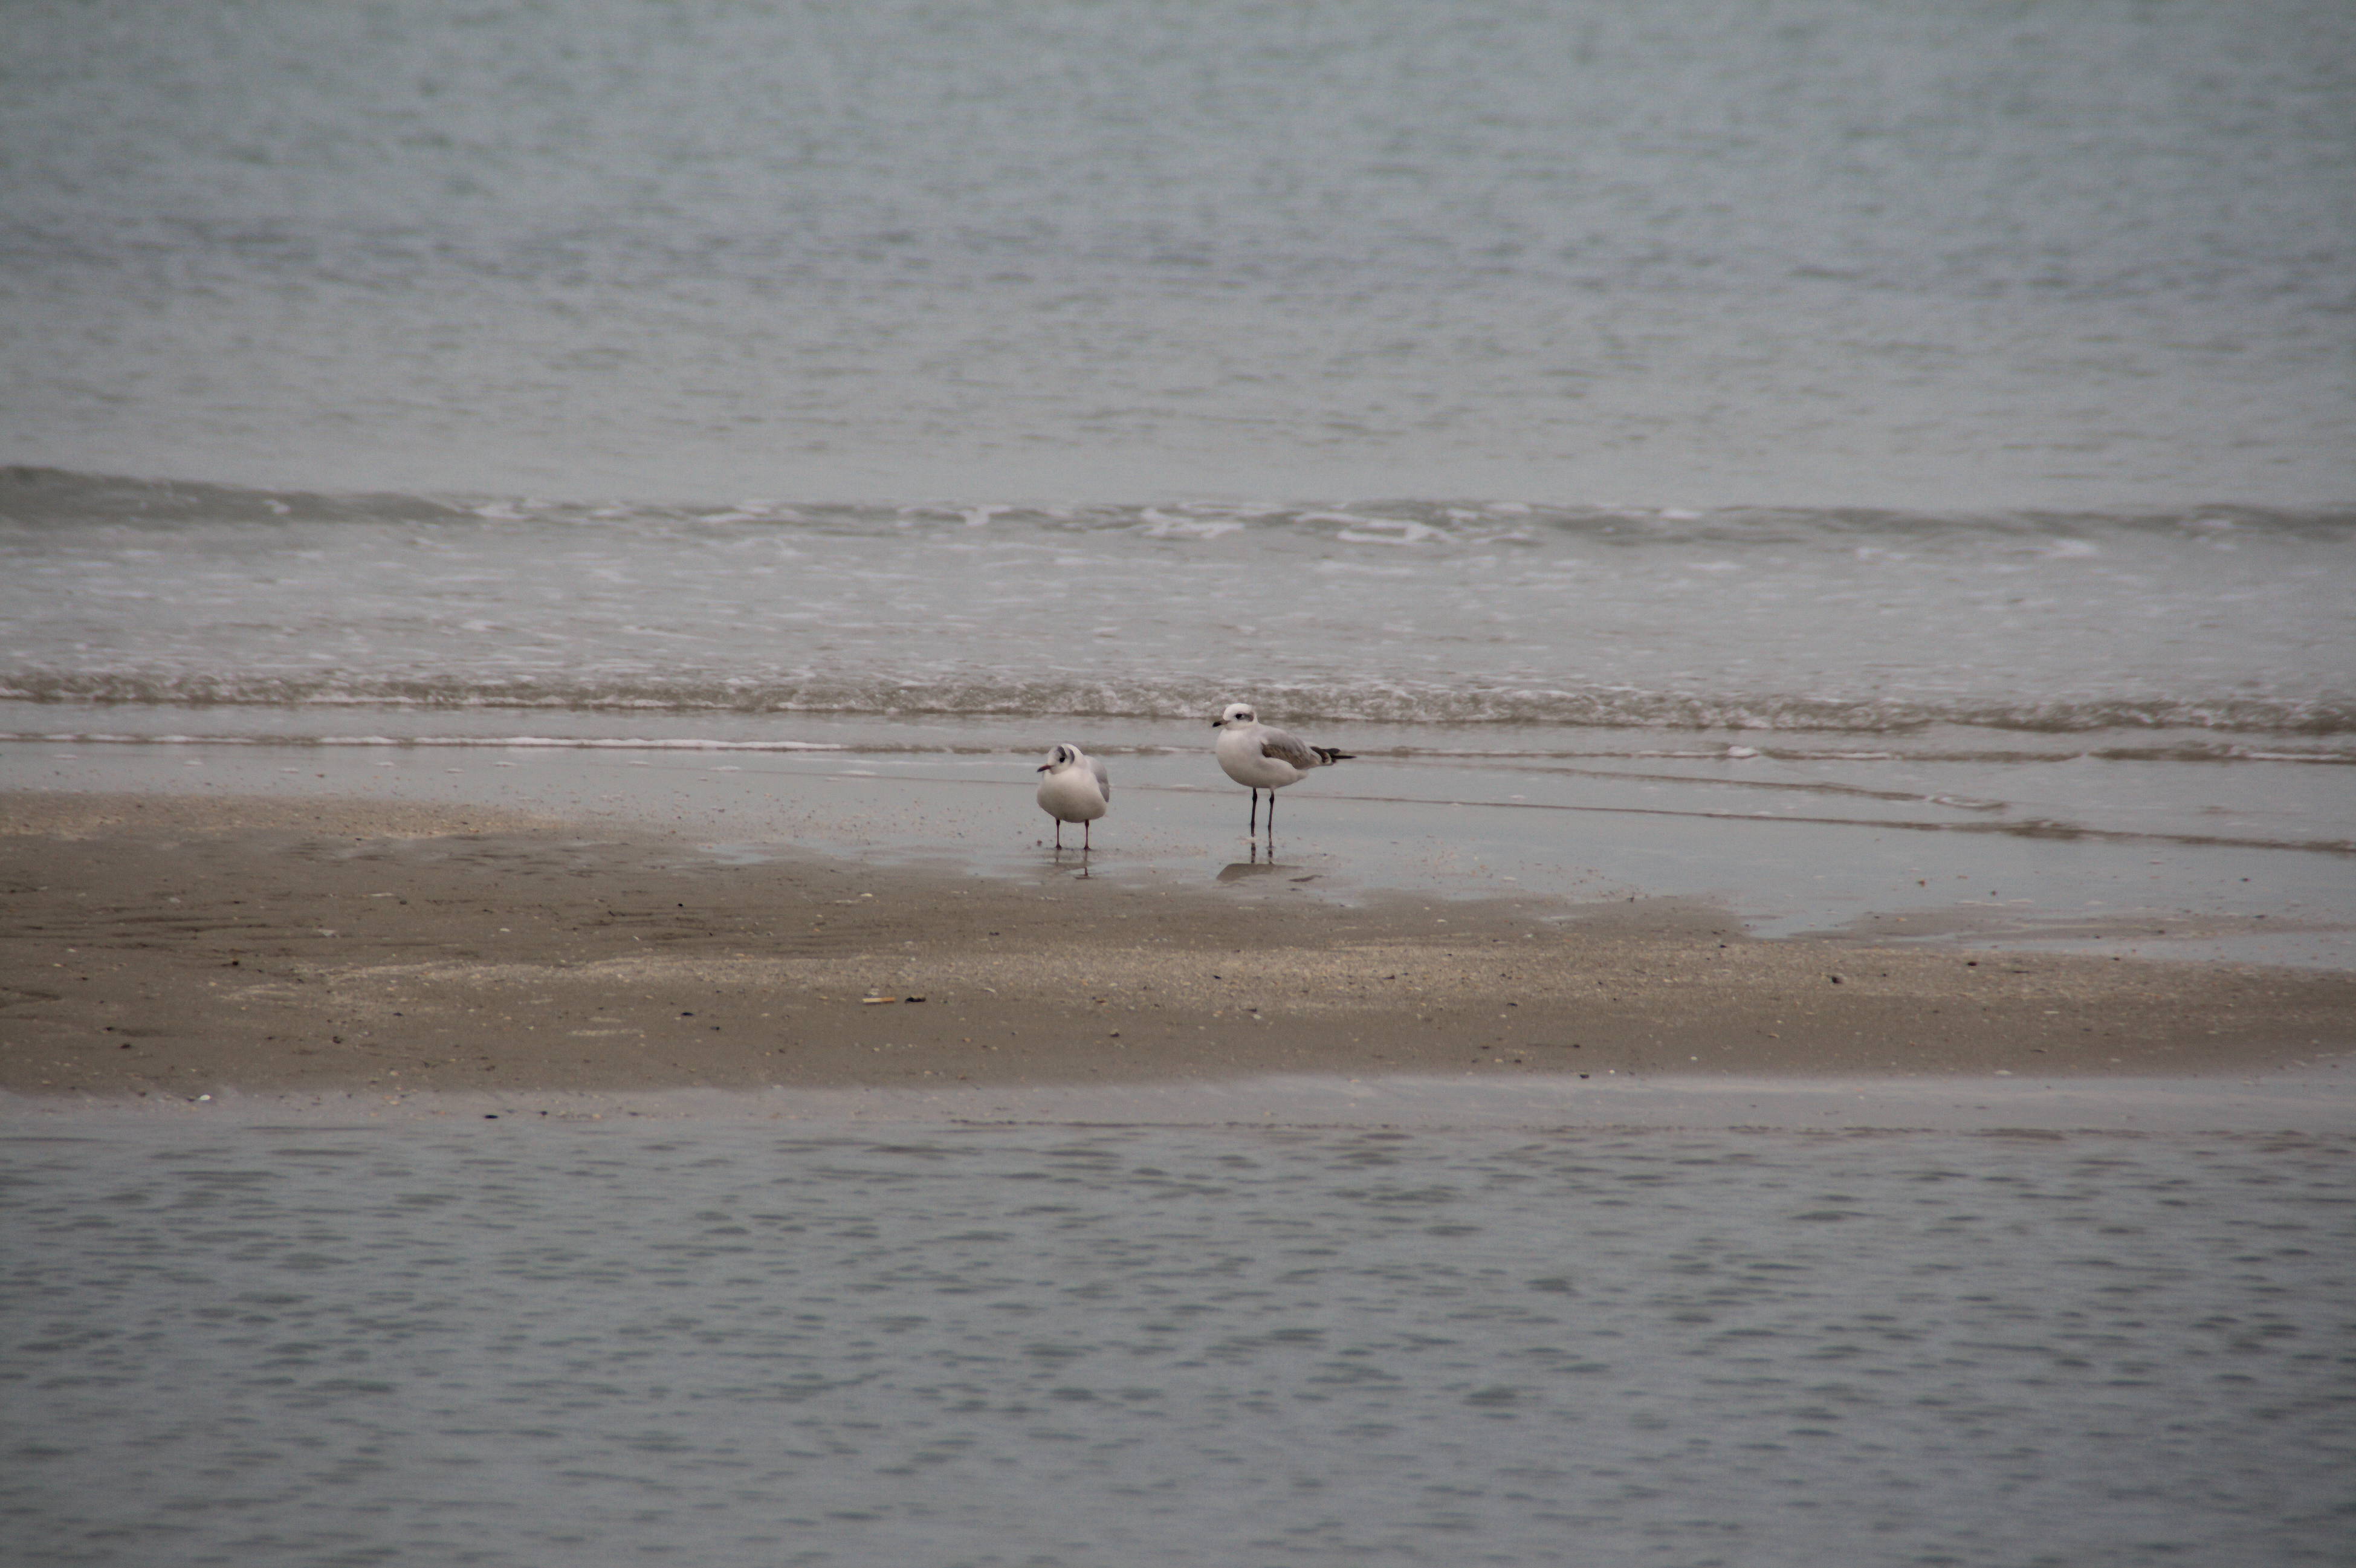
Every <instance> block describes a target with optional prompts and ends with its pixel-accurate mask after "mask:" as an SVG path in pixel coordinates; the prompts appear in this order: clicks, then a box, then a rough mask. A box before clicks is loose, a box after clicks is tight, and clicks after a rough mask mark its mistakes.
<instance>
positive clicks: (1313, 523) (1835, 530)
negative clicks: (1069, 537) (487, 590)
mask: <svg viewBox="0 0 2356 1568" xmlns="http://www.w3.org/2000/svg"><path fill="white" fill-rule="evenodd" d="M91 522H112V523H123V524H133V525H144V526H150V527H158V528H169V527H172V526H175V525H178V524H187V523H193V522H210V523H220V522H251V523H287V524H293V523H304V522H309V523H323V522H325V523H334V522H349V523H380V524H381V523H403V524H412V525H415V524H425V525H432V524H435V523H444V524H451V525H466V526H479V525H483V524H493V525H496V524H501V523H527V522H529V523H555V524H573V525H577V526H580V527H584V528H601V527H602V528H614V527H624V528H626V527H634V526H635V527H646V526H650V525H651V526H657V527H698V528H720V527H774V528H779V529H805V530H813V531H822V532H838V531H839V532H862V533H864V532H877V531H891V532H925V531H929V530H937V531H940V532H945V533H948V532H961V531H964V530H968V529H987V528H1001V529H1005V528H1018V527H1027V528H1032V529H1037V530H1043V531H1049V532H1078V533H1086V532H1121V533H1134V534H1138V535H1141V536H1144V537H1150V538H1153V539H1159V540H1164V541H1173V542H1183V541H1190V540H1191V541H1198V542H1216V541H1218V540H1221V539H1224V538H1226V537H1227V536H1229V535H1232V534H1235V533H1238V532H1247V531H1249V532H1260V533H1269V532H1292V533H1300V534H1303V535H1309V536H1314V537H1318V538H1322V539H1327V540H1332V541H1333V542H1340V543H1344V544H1350V545H1356V546H1363V547H1365V548H1367V549H1369V550H1374V551H1381V552H1385V553H1389V552H1404V553H1413V552H1414V551H1416V550H1419V549H1434V548H1446V547H1451V546H1458V547H1461V546H1468V545H1469V546H1481V547H1494V546H1498V545H1511V544H1513V543H1515V542H1536V541H1537V540H1538V539H1539V538H1541V537H1542V536H1548V535H1555V536H1559V535H1570V536H1576V537H1580V538H1590V539H1593V540H1595V541H1597V542H1606V543H1609V542H1622V543H1629V544H1643V543H1648V542H1672V541H1683V542H1726V543H1730V544H1736V543H1747V544H1776V543H1791V542H1809V541H1817V542H1823V541H1828V540H1832V541H1844V542H1853V543H1854V544H1855V545H1857V546H1858V547H1860V548H1866V549H1872V548H1876V547H1882V548H1902V547H1903V546H1904V545H1906V544H1907V543H1909V542H1923V541H1927V540H1931V539H1934V538H1956V537H1970V536H1982V537H1985V538H1987V539H1991V540H2008V541H2011V542H2018V543H2020V544H2023V545H2025V546H2028V547H2029V548H2031V549H2033V550H2036V551H2037V552H2039V553H2044V554H2048V555H2051V554H2054V553H2059V554H2061V555H2064V556H2067V555H2072V554H2083V553H2088V552H2089V551H2091V550H2092V549H2094V546H2093V545H2092V544H2091V543H2090V542H2088V541H2087V540H2086V539H2085V538H2083V535H2084V534H2086V533H2088V532H2104V531H2110V530H2127V531H2137V532H2141V531H2153V530H2157V531H2162V532H2188V533H2191V534H2194V535H2198V536H2201V537H2208V538H2225V537H2230V536H2231V535H2233V534H2234V533H2236V532H2242V533H2250V534H2255V535H2266V534H2291V535H2297V536H2299V537H2303V538H2310V539H2333V540H2350V539H2356V505H2328V506H2318V507H2309V508H2284V507H2253V506H2242V505H2235V504H2232V503H2228V502H2202V503H2199V504H2194V505H2188V506H2184V507H2178V508H2142V509H2121V510H2109V511H2057V510H2017V511H1992V512H1925V511H1904V510H1890V509H1880V508H1863V507H1817V508H1804V507H1777V506H1730V507H1716V508H1708V509H1702V510H1695V509H1688V508H1681V507H1676V506H1668V505H1645V504H1627V505H1620V504H1597V503H1592V502H1581V503H1571V502H1545V501H1535V500H1515V499H1414V498H1398V499H1387V500H1350V501H1340V502H1337V501H1334V500H1331V499H1325V500H1318V499H1299V500H1291V501H1274V500H1262V501H1248V502H1238V501H1203V500H1172V499H1143V500H1140V501H1137V502H1134V503H1120V504H1102V503H1097V504H1071V505H1054V504H1040V503H1029V504H1015V503H1010V502H1005V501H999V500H992V499H942V500H934V501H918V502H909V503H904V504H891V505H882V504H855V503H843V502H822V503H821V502H806V501H796V500H793V499H776V498H761V497H753V498H741V497H740V498H734V499H715V500H692V499H673V500H646V499H594V498H560V499H549V498H533V497H522V496H505V497H500V496H466V495H427V494H405V493H391V492H382V493H352V494H337V493H331V492H323V491H315V490H273V489H251V488H246V487H241V486H236V485H225V484H215V483H209V482H205V481H198V480H186V479H147V478H124V477H122V476H117V475H104V474H81V473H75V472H71V471H69V470H66V469H59V468H45V467H30V466H24V465H18V466H14V467H0V523H5V524H11V525H15V526H18V527H39V526H45V525H64V524H76V523H91Z"/></svg>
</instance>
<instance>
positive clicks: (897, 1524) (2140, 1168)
mask: <svg viewBox="0 0 2356 1568" xmlns="http://www.w3.org/2000/svg"><path fill="white" fill-rule="evenodd" d="M469 1114H472V1113H469ZM2350 1155H2351V1145H2350V1144H2348V1143H2347V1141H2346V1140H2345V1139H2344V1138H2338V1137H2325V1138H2301V1137H2286V1136H2265V1135H2242V1136H2235V1135H2228V1134H2193V1133H2175V1134H2147V1135H2140V1136H2121V1135H2103V1134H2088V1133H2080V1134H2071V1135H2061V1134H2046V1135H2037V1136H2031V1135H2025V1134H2016V1135H1989V1134H1959V1133H1883V1134H1847V1135H1819V1136H1809V1135H1804V1134H1797V1133H1738V1132H1691V1131H1687V1132H1675V1131H1658V1132H1644V1133H1638V1132H1627V1131H1612V1130H1610V1129H1590V1130H1579V1131H1571V1132H1557V1133H1530V1132H1526V1131H1494V1132H1475V1131H1462V1130H1460V1131H1453V1132H1438V1133H1434V1132H1419V1133H1382V1132H1376V1131H1365V1130H1357V1131H1348V1130H1325V1131H1299V1130H1295V1131H1283V1132H1252V1131H1242V1130H1220V1129H1216V1128H1190V1129H1151V1128H1136V1127H1127V1128H1124V1127H1062V1128H1024V1127H1001V1128H970V1127H969V1128H949V1127H942V1126H931V1127H921V1126H906V1127H898V1128H883V1129H837V1130H834V1131H831V1132H830V1131H828V1130H826V1129H824V1128H815V1129H814V1128H811V1127H809V1126H802V1127H797V1128H787V1129H780V1128H778V1127H775V1126H768V1127H765V1126H761V1125H758V1124H755V1123H750V1122H744V1121H741V1120H740V1121H734V1122H731V1121H727V1120H712V1121H701V1122H666V1123H662V1124H648V1123H644V1122H641V1123H638V1124H637V1125H628V1124H620V1125H617V1124H615V1123H614V1122H599V1123H588V1122H543V1121H537V1120H532V1121H526V1122H518V1121H517V1120H515V1119H514V1117H513V1116H512V1115H509V1116H508V1117H505V1118H502V1119H500V1120H498V1121H488V1120H481V1119H477V1120H473V1121H470V1122H455V1121H454V1122H440V1123H437V1122H406V1123H402V1124H396V1125H390V1126H365V1125H327V1124H321V1123H319V1122H316V1121H312V1122H305V1123H293V1122H289V1123H284V1124H278V1125H272V1124H270V1123H269V1122H267V1120H266V1118H264V1119H263V1120H261V1121H243V1122H238V1123H234V1124H224V1123H209V1124H203V1125H199V1124H198V1123H197V1122H194V1121H193V1120H188V1119H186V1118H183V1119H179V1120H166V1119H160V1118H155V1117H132V1116H126V1115H123V1114H120V1113H114V1114H81V1113H77V1114H68V1115H62V1116H59V1115H45V1116H43V1117H41V1118H39V1119H38V1120H37V1122H36V1121H27V1120H20V1121H18V1122H16V1124H15V1125H13V1126H12V1127H10V1128H8V1129H7V1132H6V1135H5V1140H0V1168H5V1179H6V1181H7V1184H8V1193H9V1200H8V1203H7V1206H6V1208H5V1211H0V1215H4V1216H5V1217H0V1226H5V1235H6V1249H7V1251H8V1254H9V1256H10V1257H11V1259H12V1267H11V1268H10V1270H9V1271H8V1273H7V1274H6V1276H5V1280H0V1323H5V1331H6V1337H7V1343H8V1350H7V1353H6V1356H5V1363H0V1364H5V1369H6V1375H7V1377H8V1378H9V1380H10V1381H11V1384H12V1391H11V1393H10V1395H9V1398H8V1399H7V1401H6V1409H7V1411H8V1414H7V1416H6V1418H5V1420H6V1425H7V1429H8V1431H7V1438H6V1443H7V1451H8V1463H7V1464H6V1465H5V1466H0V1507H5V1509H6V1510H7V1516H8V1519H9V1531H10V1535H11V1538H12V1541H14V1543H15V1549H16V1551H17V1552H20V1553H24V1554H27V1557H28V1558H29V1559H37V1560H39V1561H43V1562H58V1563H67V1562H73V1563H143V1564H144V1563H167V1562H168V1563H208V1562H221V1563H298V1562H299V1563H373V1562H388V1561H396V1560H404V1559H407V1558H410V1557H429V1558H432V1559H433V1560H434V1561H453V1562H457V1561H464V1562H476V1563H508V1562H513V1563H540V1562H547V1561H550V1560H551V1559H552V1558H553V1557H562V1558H563V1559H564V1560H565V1561H567V1562H577V1563H620V1562H625V1561H633V1562H634V1561H643V1560H645V1559H646V1558H647V1557H648V1556H650V1555H651V1556H658V1557H672V1558H676V1559H678V1560H681V1561H690V1562H715V1561H725V1560H739V1559H746V1558H757V1559H759V1560H761V1561H766V1562H776V1563H830V1562H835V1563H873V1562H884V1561H889V1562H898V1563H944V1564H947V1563H976V1564H980V1563H1033V1564H1046V1563H1100V1562H1106V1561H1114V1560H1119V1561H1131V1560H1141V1559H1145V1558H1151V1560H1152V1561H1156V1562H1168V1563H1243V1562H1249V1563H1315V1562H1396V1563H1472V1562H1481V1563H1555V1562H1561V1561H1563V1560H1564V1558H1565V1555H1566V1553H1575V1554H1576V1555H1577V1556H1578V1558H1579V1559H1580V1561H1583V1562H1597V1563H1620V1562H1629V1563H1633V1562H1647V1563H1693V1564H1701V1563H1743V1564H1758V1563H1770V1564H1772V1563H1793V1564H1799V1563H1821V1562H1826V1561H1838V1562H1841V1563H1959V1564H1968V1563H1989V1564H1996V1563H2005V1564H2015V1563H2056V1564H2059V1563H2069V1564H2087V1563H2120V1564H2126V1563H2148V1562H2151V1561H2154V1560H2161V1559H2164V1560H2166V1561H2169V1562H2179V1563H2213V1564H2219V1565H2223V1564H2237V1565H2238V1564H2243V1563H2253V1562H2266V1563H2336V1562H2340V1561H2344V1560H2345V1557H2346V1554H2347V1552H2348V1550H2349V1547H2350V1545H2351V1541H2356V1516H2351V1513H2350V1511H2349V1509H2350V1502H2349V1494H2348V1489H2347V1485H2346V1477H2347V1476H2348V1474H2349V1467H2350V1466H2351V1462H2356V1338H2351V1332H2352V1331H2356V1320H2351V1316H2350V1310H2349V1306H2348V1303H2349V1301H2350V1300H2351V1294H2356V1292H2351V1287H2356V1276H2351V1262H2350V1260H2351V1257H2356V1250H2351V1243H2356V1187H2351V1182H2350V1179H2349V1171H2350V1169H2351V1165H2350V1162H2349V1156H2350Z"/></svg>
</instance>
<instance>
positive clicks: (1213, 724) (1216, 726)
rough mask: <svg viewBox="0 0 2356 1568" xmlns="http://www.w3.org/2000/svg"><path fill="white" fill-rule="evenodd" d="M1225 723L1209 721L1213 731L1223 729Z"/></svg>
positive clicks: (1223, 720) (1215, 720)
mask: <svg viewBox="0 0 2356 1568" xmlns="http://www.w3.org/2000/svg"><path fill="white" fill-rule="evenodd" d="M1226 722H1227V721H1226V720H1225V719H1213V720H1212V721H1211V727H1212V728H1213V729H1220V728H1223V727H1224V726H1225V725H1226Z"/></svg>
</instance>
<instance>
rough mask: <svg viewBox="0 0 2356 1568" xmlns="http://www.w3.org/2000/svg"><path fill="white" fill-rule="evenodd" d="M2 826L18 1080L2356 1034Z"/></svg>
mask: <svg viewBox="0 0 2356 1568" xmlns="http://www.w3.org/2000/svg"><path fill="white" fill-rule="evenodd" d="M0 822H4V823H5V832H0V865H5V875H6V877H7V884H6V885H7V886H8V888H9V897H8V898H7V901H6V913H5V928H0V937H5V947H0V951H5V964H6V970H5V981H4V982H0V983H5V985H6V986H7V987H8V995H9V999H10V1000H9V1005H8V1010H7V1015H6V1030H5V1041H6V1047H5V1053H0V1088H5V1089H6V1090H10V1091H13V1092H16V1093H20V1094H46V1095H80V1096H89V1095H97V1096H123V1095H129V1096H141V1095H156V1096H177V1097H180V1098H184V1099H185V1098H190V1097H193V1096H196V1095H199V1094H205V1093H219V1092H221V1091H223V1090H242V1091H247V1092H304V1091H310V1092H316V1091H341V1092H348V1093H350V1092H360V1091H369V1092H373V1093H378V1094H382V1093H385V1092H401V1093H412V1094H413V1093H420V1092H425V1091H434V1090H469V1091H473V1090H485V1089H487V1088H497V1089H498V1090H505V1091H525V1090H648V1089H666V1088H677V1089H685V1088H704V1089H766V1088H798V1089H834V1088H842V1087H849V1086H871V1087H873V1086H893V1087H909V1086H923V1087H927V1088H939V1087H946V1086H947V1085H949V1084H953V1083H965V1084H973V1085H981V1086H999V1087H1003V1086H1008V1085H1021V1084H1040V1085H1046V1084H1071V1083H1137V1082H1153V1081H1162V1080H1206V1079H1235V1078H1241V1077H1250V1076H1258V1075H1269V1074H1333V1075H1341V1076H1344V1077H1377V1076H1383V1075H1411V1076H1430V1075H1443V1074H1444V1075H1451V1076H1454V1075H1463V1076H1472V1075H1478V1076H1480V1077H1483V1078H1487V1079H1495V1078H1508V1077H1539V1076H1548V1077H1557V1078H1559V1077H1563V1076H1566V1075H1569V1076H1574V1077H1577V1078H1585V1079H1590V1080H1591V1079H1596V1078H1602V1077H1606V1076H1613V1077H1617V1076H1622V1075H1631V1076H1652V1077H1661V1076H1676V1077H1690V1076H1701V1075H1711V1074H1731V1075H1743V1076H1757V1075H1830V1076H1851V1077H1853V1076H1859V1075H1864V1076H1887V1077H1890V1078H1899V1079H1904V1078H1917V1077H1929V1078H1939V1077H1947V1076H1954V1075H1973V1074H1979V1075H1992V1074H1999V1073H2003V1074H2013V1075H2024V1074H2035V1075H2040V1076H2066V1077H2079V1076H2087V1075H2095V1076H2100V1075H2104V1074H2109V1075H2115V1076H2139V1075H2150V1074H2204V1073H2206V1074H2233V1073H2246V1072H2250V1071H2254V1070H2260V1069H2286V1068H2293V1067H2308V1066H2312V1065H2314V1064H2316V1063H2317V1062H2319V1061H2321V1060H2324V1059H2327V1058H2338V1057H2340V1056H2342V1055H2344V1054H2345V1053H2346V1052H2347V1051H2348V1049H2349V1048H2350V1046H2351V1043H2356V977H2351V976H2350V975H2349V974H2347V973H2345V972H2336V971H2317V970H2292V969H2278V968H2268V967H2265V966H2260V965H2254V964H2239V963H2219V962H2197V961H2195V962H2169V961H2153V960H2149V959H2144V958H2140V957H2138V958H2134V959H2128V958H2126V957H2123V956H2115V955H2114V956H2107V957H2106V956H2103V955H2101V954H2099V953H2084V952H2033V953H2025V952H2019V951H2012V952H2008V951H2005V950H2000V949H1995V948H1984V947H1957V946H1948V945H1933V946H1900V945H1896V944H1875V943H1873V942H1870V941H1864V940H1854V939H1851V940H1828V939H1815V940H1763V941H1762V940H1755V939H1753V938H1751V936H1749V935H1748V934H1747V932H1746V931H1745V930H1744V929H1743V928H1742V926H1741V924H1740V922H1739V921H1738V920H1736V919H1734V918H1731V917H1730V916H1729V915H1728V913H1727V912H1726V911H1725V910H1723V909H1720V908H1711V907H1710V906H1709V905H1708V904H1707V903H1705V902H1702V901H1697V900H1691V899H1680V898H1644V897H1630V898H1625V899H1616V900H1612V901H1608V902H1589V903H1578V902H1570V901H1559V900H1543V899H1537V898H1511V897H1481V898H1461V897H1460V898H1454V899H1435V898H1432V897H1426V896H1422V895H1419V894H1416V893H1398V892H1394V893H1390V894H1387V895H1385V896H1380V897H1368V898H1365V899H1363V900H1357V901H1353V902H1347V903H1344V902H1336V901H1333V900H1329V899H1324V898H1321V897H1316V896H1314V895H1312V894H1310V893H1309V892H1307V891H1306V890H1305V889H1304V888H1302V887H1301V886H1299V885H1297V884H1295V885H1287V884H1286V883H1284V882H1283V881H1282V879H1281V875H1279V876H1278V877H1274V878H1261V879H1258V880H1257V881H1255V882H1253V883H1251V884H1250V885H1249V886H1248V888H1247V889H1245V890H1242V891H1238V890H1237V888H1235V887H1234V886H1232V885H1228V886H1220V885H1216V884H1213V885H1210V886H1194V885H1187V884H1183V883H1176V881H1175V879H1171V881H1170V882H1169V883H1164V882H1160V881H1157V880H1141V879H1134V878H1132V879H1127V880H1124V879H1120V878H1117V877H1106V876H1088V877H1082V876H1079V875H1074V874H1070V873H1069V872H1068V871H1066V870H1063V869H1059V868H1058V867H1059V863H1057V862H1055V861H1052V860H1051V861H1049V862H1048V863H1047V864H1048V867H1049V872H1050V874H1049V875H1042V876H1039V877H1037V878H1035V879H1033V880H1029V881H1025V880H1020V879H1012V878H991V877H977V876H973V875H966V874H962V873H960V872H958V871H957V870H955V869H942V868H938V867H933V868H926V867H923V866H907V865H873V864H862V863H861V862H859V861H857V860H855V859H850V858H845V857H839V856H828V855H822V854H801V855H786V856H783V857H781V858H777V859H773V860H765V861H762V862H758V863H754V864H744V863H741V861H740V862H739V863H736V864H731V863H729V861H727V860H725V859H723V858H722V857H720V856H719V855H716V854H712V852H711V851H710V850H709V849H708V848H707V847H704V846H703V845H702V844H701V843H699V841H697V840H695V839H693V838H691V837H689V836H685V835H675V834H674V835H665V834H662V833H659V832H652V831H648V830H646V829H643V828H638V829H636V830H634V831H633V830H626V829H617V827H616V824H615V823H613V822H587V823H584V822H563V821H557V820H551V819H548V818H534V817H532V816H530V815H528V814H525V813H521V812H517V811H499V810H496V809H483V808H476V807H462V808H433V807H423V806H414V805H406V804H401V803H395V802H387V801H381V800H376V801H371V800H353V799H334V798H318V799H308V800H286V799H277V800H273V799H268V798H261V797H251V796H248V797H231V798H228V799H221V798H191V797H187V796H180V797H173V796H166V795H104V794H97V795H81V794H55V793H18V794H14V795H10V796H8V797H6V798H5V817H0ZM1064 864H1067V865H1069V866H1072V867H1076V866H1077V865H1079V860H1078V856H1077V855H1076V854H1068V855H1067V857H1066V863H1064ZM1172 884H1175V885H1172ZM1263 889H1265V891H1263Z"/></svg>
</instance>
